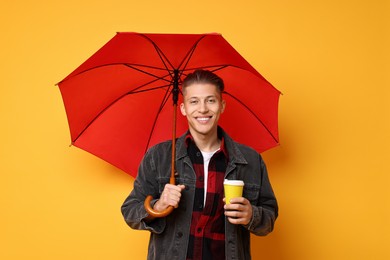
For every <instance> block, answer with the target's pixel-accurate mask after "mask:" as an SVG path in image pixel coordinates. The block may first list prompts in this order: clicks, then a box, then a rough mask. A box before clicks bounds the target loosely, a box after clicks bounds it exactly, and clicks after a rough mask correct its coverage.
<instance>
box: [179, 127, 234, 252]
mask: <svg viewBox="0 0 390 260" xmlns="http://www.w3.org/2000/svg"><path fill="white" fill-rule="evenodd" d="M186 143H187V150H188V156H189V157H190V159H191V162H192V165H193V167H194V170H195V174H196V187H195V198H194V208H193V212H192V219H191V228H190V238H189V243H188V250H187V260H198V259H203V260H206V259H210V260H211V259H213V260H215V259H225V215H224V209H223V206H224V204H223V201H222V199H223V180H224V176H225V171H226V167H227V161H228V155H227V151H226V148H225V145H224V140H223V138H222V141H221V147H220V150H219V151H217V152H216V153H215V154H214V155H213V156H212V157H211V159H210V163H209V167H208V179H207V194H206V203H205V205H204V164H203V156H202V154H201V152H200V150H199V149H198V147H197V146H196V145H195V143H194V141H193V139H192V137H191V135H190V134H188V135H187V139H186Z"/></svg>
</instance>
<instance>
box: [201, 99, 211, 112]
mask: <svg viewBox="0 0 390 260" xmlns="http://www.w3.org/2000/svg"><path fill="white" fill-rule="evenodd" d="M199 106H200V107H199V112H200V113H207V112H208V111H209V109H208V107H207V103H206V102H205V101H203V102H200V105H199Z"/></svg>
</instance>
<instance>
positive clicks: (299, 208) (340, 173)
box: [0, 0, 390, 260]
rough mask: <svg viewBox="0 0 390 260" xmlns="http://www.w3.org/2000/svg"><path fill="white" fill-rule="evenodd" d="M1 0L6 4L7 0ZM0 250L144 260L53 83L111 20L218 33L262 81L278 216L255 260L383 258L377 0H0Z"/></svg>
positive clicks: (384, 92) (110, 170)
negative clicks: (276, 93)
mask: <svg viewBox="0 0 390 260" xmlns="http://www.w3.org/2000/svg"><path fill="white" fill-rule="evenodd" d="M6 2H7V3H6ZM0 14H1V15H0V35H1V42H0V46H1V48H0V58H1V59H0V64H1V65H0V66H1V67H0V75H1V76H0V88H1V89H0V90H1V92H0V112H1V114H0V123H1V127H0V136H1V145H0V160H1V163H0V176H1V177H0V178H1V179H0V210H1V211H0V259H25V258H28V259H145V257H146V250H147V241H148V233H147V232H140V231H134V230H131V229H130V228H128V227H127V226H126V224H125V223H124V221H123V220H122V215H121V213H120V206H121V204H122V202H123V200H124V199H125V197H126V196H127V195H128V193H129V192H130V190H131V189H132V183H133V178H132V177H130V176H129V175H126V174H125V173H123V172H120V171H119V170H117V169H115V168H114V167H112V166H110V165H108V164H106V163H105V162H103V161H101V160H100V159H98V158H96V157H94V156H92V155H90V154H88V153H86V152H84V151H82V150H79V149H78V148H75V147H71V148H69V146H68V145H69V143H70V137H69V132H68V125H67V121H66V115H65V111H64V108H63V104H62V100H61V96H60V92H59V90H58V88H57V87H56V86H54V84H55V83H57V82H58V81H60V80H61V79H63V78H64V77H65V76H67V75H68V74H69V73H70V72H71V71H73V70H74V69H75V68H76V67H77V66H78V65H80V64H81V63H82V62H83V61H84V60H85V59H87V58H88V57H89V56H90V55H92V54H93V53H94V52H95V51H96V50H97V49H98V48H100V47H101V46H102V45H103V44H104V43H106V42H107V41H108V40H109V39H111V37H113V36H114V34H115V32H117V31H136V32H161V33H164V32H171V33H204V32H220V33H222V34H223V36H224V37H225V38H226V39H227V40H228V41H229V42H230V43H231V44H232V45H233V46H234V47H235V48H236V49H237V50H238V51H239V52H240V53H241V54H242V55H243V56H244V57H246V58H247V60H248V61H249V62H250V63H251V64H252V65H253V66H254V67H255V68H257V69H258V70H259V71H260V72H261V73H262V74H263V75H264V76H265V77H266V78H267V79H268V80H269V81H270V82H271V83H273V84H274V85H275V86H276V87H277V88H278V89H280V90H281V91H282V92H283V94H284V95H283V96H282V97H281V100H280V140H281V145H280V146H279V147H277V148H275V149H273V150H271V151H268V152H265V153H264V154H263V156H264V158H265V160H266V162H267V165H268V168H269V172H270V178H271V181H272V183H273V187H274V189H275V193H276V195H277V197H278V199H279V204H280V217H279V219H278V221H277V223H276V229H275V231H274V232H273V233H272V234H271V235H269V236H267V237H253V238H252V253H253V258H254V259H261V256H263V257H264V258H262V259H284V260H290V259H297V260H306V259H307V260H312V259H326V260H327V259H390V253H389V250H388V245H389V241H390V227H389V226H390V223H389V219H390V214H389V213H390V208H389V197H390V196H389V189H390V187H389V186H390V181H389V180H390V179H389V175H390V167H389V163H390V151H389V150H390V149H389V147H390V140H389V135H390V118H389V112H390V108H389V102H390V95H389V89H390V84H389V83H390V82H389V72H390V71H389V46H390V45H389V44H390V43H389V33H390V31H389V17H390V10H389V1H386V0H383V1H380V0H371V1H361V0H360V1H359V0H357V1H347V0H337V1H336V0H330V1H329V0H322V1H312V0H311V1H309V0H305V1H287V0H282V1H264V0H252V1H245V0H243V1H229V0H224V1H206V0H198V1H184V0H182V1H157V0H156V1H135V0H132V1H131V0H111V1H100V0H95V1H91V0H85V1H80V0H77V1H76V0H68V1H58V0H51V1H49V0H46V1H32V0H31V1H27V0H24V1H4V0H3V1H2V3H1V4H0Z"/></svg>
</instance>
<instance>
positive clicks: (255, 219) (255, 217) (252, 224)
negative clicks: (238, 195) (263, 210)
mask: <svg viewBox="0 0 390 260" xmlns="http://www.w3.org/2000/svg"><path fill="white" fill-rule="evenodd" d="M260 219H261V216H260V210H259V208H258V207H255V206H253V205H252V218H251V221H249V223H248V224H247V225H244V227H245V228H246V229H247V230H249V231H254V230H255V228H256V227H257V226H258V225H259V224H260Z"/></svg>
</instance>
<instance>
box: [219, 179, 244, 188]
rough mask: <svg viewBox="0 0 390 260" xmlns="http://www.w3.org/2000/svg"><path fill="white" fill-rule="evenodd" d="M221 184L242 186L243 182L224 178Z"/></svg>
mask: <svg viewBox="0 0 390 260" xmlns="http://www.w3.org/2000/svg"><path fill="white" fill-rule="evenodd" d="M223 184H229V185H235V186H244V182H243V181H241V180H228V179H225V180H224V182H223Z"/></svg>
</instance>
